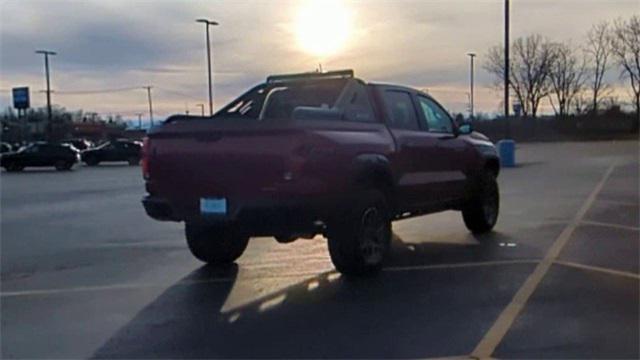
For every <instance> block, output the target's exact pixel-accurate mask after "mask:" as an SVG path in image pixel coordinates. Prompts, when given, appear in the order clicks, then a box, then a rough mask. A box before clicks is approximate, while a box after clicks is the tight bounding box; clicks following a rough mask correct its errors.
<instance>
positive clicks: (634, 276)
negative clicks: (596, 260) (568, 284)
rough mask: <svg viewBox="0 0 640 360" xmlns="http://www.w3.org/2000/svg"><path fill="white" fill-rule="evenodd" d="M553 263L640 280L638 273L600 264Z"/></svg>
mask: <svg viewBox="0 0 640 360" xmlns="http://www.w3.org/2000/svg"><path fill="white" fill-rule="evenodd" d="M553 263H554V264H557V265H562V266H568V267H572V268H578V269H583V270H591V271H597V272H602V273H606V274H609V275H616V276H624V277H628V278H632V279H636V280H640V274H635V273H632V272H628V271H620V270H614V269H609V268H604V267H600V266H592V265H585V264H579V263H575V262H571V261H554V262H553Z"/></svg>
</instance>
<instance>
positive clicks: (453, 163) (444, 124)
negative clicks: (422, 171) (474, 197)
mask: <svg viewBox="0 0 640 360" xmlns="http://www.w3.org/2000/svg"><path fill="white" fill-rule="evenodd" d="M416 98H417V102H418V104H419V108H420V110H421V111H420V115H421V116H420V117H421V120H422V123H421V125H422V128H423V129H424V130H425V131H426V132H427V133H428V134H429V136H431V137H432V138H433V139H434V140H435V143H434V149H432V151H430V152H429V153H425V154H422V156H423V158H422V160H421V161H423V162H430V163H432V167H433V168H434V169H435V171H437V173H438V175H437V177H435V178H434V179H433V180H434V181H433V183H432V186H433V188H434V189H435V190H436V191H437V194H439V196H438V197H439V199H438V200H457V199H460V198H462V197H463V196H464V187H465V182H466V174H465V171H466V164H467V162H466V157H465V153H466V152H467V150H468V148H467V147H468V146H469V145H468V144H467V143H466V142H465V141H464V140H462V139H461V138H460V137H458V136H457V134H456V133H455V125H454V123H453V119H452V118H451V117H450V116H449V114H448V113H447V112H446V111H445V110H444V109H443V108H442V106H440V104H438V103H437V102H436V101H435V100H433V99H431V98H430V97H428V96H424V95H422V94H418V95H417V96H416Z"/></svg>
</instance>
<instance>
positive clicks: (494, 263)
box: [382, 259, 540, 272]
mask: <svg viewBox="0 0 640 360" xmlns="http://www.w3.org/2000/svg"><path fill="white" fill-rule="evenodd" d="M539 261H540V259H516V260H495V261H477V262H463V263H449V264H434V265H414V266H391V267H386V268H384V269H383V270H382V271H389V272H396V271H420V270H430V269H455V268H468V267H476V266H497V265H513V264H536V263H538V262H539Z"/></svg>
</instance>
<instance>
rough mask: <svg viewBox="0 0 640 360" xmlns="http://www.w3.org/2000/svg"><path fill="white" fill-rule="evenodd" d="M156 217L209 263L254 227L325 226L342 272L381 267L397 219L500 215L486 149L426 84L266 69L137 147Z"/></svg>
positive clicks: (148, 205)
mask: <svg viewBox="0 0 640 360" xmlns="http://www.w3.org/2000/svg"><path fill="white" fill-rule="evenodd" d="M142 169H143V170H142V171H143V176H144V179H145V181H146V190H147V193H148V195H147V196H145V197H144V199H143V200H142V203H143V205H144V207H145V210H146V212H147V214H148V215H149V216H150V217H152V218H154V219H157V220H163V221H184V222H185V233H186V238H187V244H188V246H189V249H190V250H191V252H192V253H193V255H194V256H195V257H197V258H198V259H200V260H202V261H204V262H207V263H213V264H218V263H229V262H233V261H235V260H236V259H237V258H238V257H240V256H241V255H242V253H243V251H244V250H245V248H246V247H247V243H248V241H249V238H250V237H252V236H273V237H275V238H276V240H278V241H280V242H289V241H293V240H294V239H297V238H300V237H313V236H314V235H316V234H322V235H324V236H325V237H326V238H327V239H328V245H329V252H330V255H331V259H332V261H333V263H334V265H335V267H336V268H337V269H338V270H339V271H340V272H342V273H345V274H356V275H359V274H365V273H371V272H374V271H376V270H379V269H380V268H381V266H382V264H383V261H384V258H385V255H386V253H387V250H388V248H389V245H390V240H391V222H392V221H393V220H398V219H403V218H407V217H412V216H417V215H423V214H428V213H434V212H439V211H444V210H460V211H462V216H463V218H464V222H465V224H466V226H467V227H468V228H469V229H470V230H471V231H472V232H474V233H483V232H487V231H490V230H491V229H492V228H493V226H494V225H495V223H496V220H497V217H498V209H499V192H498V185H497V182H496V178H497V176H498V172H499V169H500V166H499V161H498V157H497V153H496V150H495V147H494V146H493V144H492V143H491V142H490V141H489V140H488V139H487V138H486V137H485V136H483V135H482V134H479V133H476V132H473V131H472V128H471V124H468V123H465V124H461V125H457V124H456V123H455V122H454V121H453V120H452V118H451V117H450V115H449V114H448V113H447V111H445V109H444V108H443V107H442V106H441V105H440V104H439V103H438V102H437V101H435V100H434V99H433V97H431V96H429V95H428V94H425V93H423V92H420V91H417V90H414V89H411V88H407V87H403V86H395V85H386V84H372V83H365V82H363V81H362V80H360V79H357V78H355V77H354V75H353V71H352V70H343V71H335V72H328V73H304V74H293V75H277V76H270V77H268V78H267V81H266V82H265V83H263V84H260V85H258V86H256V87H254V88H252V89H251V90H249V91H248V92H246V93H245V94H244V95H242V96H240V97H239V98H237V99H236V100H234V101H232V102H231V103H230V104H229V105H227V106H225V107H224V108H222V109H221V110H220V111H218V112H217V113H216V114H214V115H213V116H212V117H195V116H182V115H176V116H172V117H170V118H168V119H167V120H166V121H165V122H164V123H163V124H162V125H161V126H158V127H155V128H153V129H151V130H150V131H149V133H148V137H147V138H146V139H145V142H144V146H143V158H142Z"/></svg>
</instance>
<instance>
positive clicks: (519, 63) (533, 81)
mask: <svg viewBox="0 0 640 360" xmlns="http://www.w3.org/2000/svg"><path fill="white" fill-rule="evenodd" d="M553 47H554V46H553V44H552V43H551V42H549V41H548V40H547V39H545V38H543V37H542V36H540V35H537V34H534V35H529V36H527V37H524V38H518V39H516V40H515V41H514V42H513V44H512V45H511V61H510V64H509V72H510V76H509V86H510V87H511V89H513V92H514V93H515V96H516V97H517V98H518V100H519V101H520V104H522V112H523V114H524V116H525V117H526V116H532V117H534V118H535V117H536V115H537V113H538V108H539V106H540V101H541V100H542V99H543V98H544V97H546V96H547V95H548V94H549V92H550V90H551V84H550V81H549V73H550V71H551V65H552V64H553V61H554V56H555V52H554V50H553ZM503 56H504V55H503V53H502V47H501V46H494V47H492V48H491V49H489V52H488V54H487V62H486V63H485V64H484V69H485V70H487V71H488V72H489V73H491V74H493V75H494V76H495V77H496V82H495V85H496V87H498V88H500V87H501V86H502V85H501V84H502V83H504V57H503Z"/></svg>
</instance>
